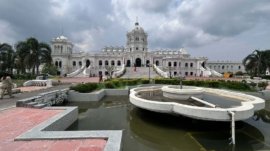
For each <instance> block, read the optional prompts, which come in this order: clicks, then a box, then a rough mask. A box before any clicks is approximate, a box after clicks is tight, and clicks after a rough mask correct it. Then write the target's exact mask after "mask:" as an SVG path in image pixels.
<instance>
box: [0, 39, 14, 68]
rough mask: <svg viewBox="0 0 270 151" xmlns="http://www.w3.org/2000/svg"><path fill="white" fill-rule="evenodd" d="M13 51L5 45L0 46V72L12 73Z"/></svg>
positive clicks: (9, 46)
mask: <svg viewBox="0 0 270 151" xmlns="http://www.w3.org/2000/svg"><path fill="white" fill-rule="evenodd" d="M13 62H14V50H13V48H12V46H11V45H9V44H7V43H3V44H0V71H1V72H6V71H7V72H9V73H12V70H13V67H14V63H13Z"/></svg>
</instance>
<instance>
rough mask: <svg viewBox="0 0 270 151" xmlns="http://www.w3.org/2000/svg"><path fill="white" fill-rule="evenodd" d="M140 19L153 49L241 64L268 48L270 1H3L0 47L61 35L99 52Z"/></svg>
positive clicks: (78, 46)
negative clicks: (169, 50) (250, 56)
mask: <svg viewBox="0 0 270 151" xmlns="http://www.w3.org/2000/svg"><path fill="white" fill-rule="evenodd" d="M136 16H138V18H139V23H140V25H141V26H142V27H143V28H144V29H145V31H146V32H147V33H148V36H149V38H148V39H149V46H148V47H149V49H150V50H154V49H160V48H169V49H179V48H182V47H184V48H186V49H187V50H188V52H189V53H190V54H191V55H192V56H206V57H208V58H209V59H210V60H238V61H240V60H242V58H243V57H245V56H246V55H247V54H249V53H251V52H252V51H253V50H254V49H270V1H269V0H91V1H90V0H0V43H3V42H8V43H10V44H15V43H16V42H17V41H20V40H25V39H26V38H27V37H30V36H34V37H36V38H38V39H39V40H40V41H45V42H50V40H51V39H52V38H54V37H57V36H59V35H61V33H62V31H63V33H64V35H65V36H67V37H68V38H69V39H70V40H72V41H73V42H74V44H75V46H76V48H75V49H76V50H84V51H99V50H101V49H102V48H103V47H104V46H124V45H125V38H126V33H127V31H129V30H131V29H132V28H133V27H134V22H135V21H136ZM62 29H63V30H62Z"/></svg>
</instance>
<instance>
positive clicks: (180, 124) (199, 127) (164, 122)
mask: <svg viewBox="0 0 270 151" xmlns="http://www.w3.org/2000/svg"><path fill="white" fill-rule="evenodd" d="M68 105H69V106H79V112H80V114H79V118H78V120H77V121H76V122H75V123H74V124H72V125H71V126H70V127H69V128H68V129H67V130H124V131H123V132H124V133H123V139H122V145H123V146H122V147H123V151H203V150H209V151H259V150H260V151H261V150H264V151H265V150H270V105H269V103H268V102H267V103H266V108H265V110H262V111H260V112H257V113H256V116H254V117H253V118H250V119H248V120H246V121H242V122H236V145H235V146H232V145H229V142H230V141H229V137H230V123H228V122H209V121H200V120H194V119H190V118H186V117H182V116H179V115H169V114H161V113H155V112H150V111H146V110H142V109H139V108H136V107H135V106H133V105H131V104H130V103H129V99H128V96H125V97H119V96H118V97H111V96H110V97H105V98H104V99H103V100H102V101H100V102H97V103H74V104H68Z"/></svg>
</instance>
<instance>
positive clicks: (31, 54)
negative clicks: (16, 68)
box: [16, 37, 52, 74]
mask: <svg viewBox="0 0 270 151" xmlns="http://www.w3.org/2000/svg"><path fill="white" fill-rule="evenodd" d="M16 49H17V60H18V62H19V63H23V65H25V66H26V67H27V68H28V69H32V74H35V73H36V74H39V66H40V64H42V63H49V64H50V63H51V62H52V57H51V48H50V45H48V44H47V43H43V42H38V40H37V39H35V38H33V37H30V38H28V39H27V40H26V41H21V42H19V43H18V44H17V45H16Z"/></svg>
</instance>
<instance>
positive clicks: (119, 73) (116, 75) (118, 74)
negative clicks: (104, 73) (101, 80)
mask: <svg viewBox="0 0 270 151" xmlns="http://www.w3.org/2000/svg"><path fill="white" fill-rule="evenodd" d="M125 69H126V68H125V64H122V66H121V68H120V70H118V71H116V72H114V73H113V77H120V76H122V75H123V74H124V73H125Z"/></svg>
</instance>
